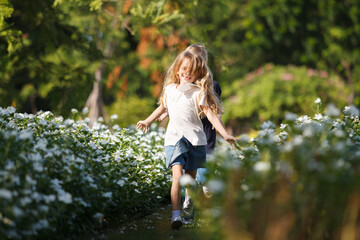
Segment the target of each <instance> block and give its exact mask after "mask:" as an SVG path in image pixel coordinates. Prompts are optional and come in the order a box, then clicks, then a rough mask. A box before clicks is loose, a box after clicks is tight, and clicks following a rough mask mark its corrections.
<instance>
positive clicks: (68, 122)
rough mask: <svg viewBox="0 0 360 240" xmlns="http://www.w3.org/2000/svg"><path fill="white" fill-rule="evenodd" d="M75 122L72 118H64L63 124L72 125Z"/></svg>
mask: <svg viewBox="0 0 360 240" xmlns="http://www.w3.org/2000/svg"><path fill="white" fill-rule="evenodd" d="M74 123H75V121H74V120H72V119H66V120H65V122H64V125H65V126H67V127H70V126H71V125H73V124H74Z"/></svg>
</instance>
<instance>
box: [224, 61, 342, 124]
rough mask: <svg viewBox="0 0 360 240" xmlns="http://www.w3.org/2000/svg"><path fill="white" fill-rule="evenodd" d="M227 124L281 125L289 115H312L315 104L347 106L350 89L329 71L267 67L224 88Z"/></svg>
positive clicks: (270, 65)
mask: <svg viewBox="0 0 360 240" xmlns="http://www.w3.org/2000/svg"><path fill="white" fill-rule="evenodd" d="M223 89H224V91H223V97H224V99H225V100H224V106H225V110H226V111H225V114H224V116H223V119H224V121H225V122H229V121H230V120H234V119H237V120H238V121H237V122H236V121H235V122H236V123H235V124H233V125H234V126H236V125H238V124H237V123H239V122H240V121H244V120H248V121H249V120H252V123H253V127H255V126H256V127H258V126H257V125H256V124H257V123H258V122H259V121H260V122H263V121H265V120H270V121H273V122H275V123H277V124H279V123H280V122H281V121H282V120H283V116H284V114H285V112H287V111H290V112H294V113H297V114H300V113H301V114H306V115H309V114H311V113H312V111H313V109H312V106H313V104H312V103H313V101H314V100H315V99H316V98H317V97H318V96H320V97H321V99H322V100H323V101H324V103H330V102H336V103H337V105H338V106H339V107H341V108H343V107H344V106H345V105H346V97H347V95H348V94H347V93H348V90H347V88H346V86H345V85H344V83H343V81H342V80H341V79H340V78H339V77H337V76H335V75H333V74H331V73H328V72H324V71H316V70H313V69H308V68H306V67H296V66H274V65H272V64H267V65H265V66H263V67H261V68H259V69H257V70H256V71H254V72H252V73H250V74H248V75H246V76H245V77H244V78H243V79H240V80H236V81H234V82H233V84H232V85H231V86H229V87H226V86H224V87H223Z"/></svg>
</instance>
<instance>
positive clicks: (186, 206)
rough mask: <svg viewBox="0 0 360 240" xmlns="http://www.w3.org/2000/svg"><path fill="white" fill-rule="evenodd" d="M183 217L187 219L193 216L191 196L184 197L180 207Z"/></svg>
mask: <svg viewBox="0 0 360 240" xmlns="http://www.w3.org/2000/svg"><path fill="white" fill-rule="evenodd" d="M182 212H183V215H184V219H185V220H189V219H193V218H194V204H193V202H192V201H191V198H185V201H184V203H183V209H182Z"/></svg>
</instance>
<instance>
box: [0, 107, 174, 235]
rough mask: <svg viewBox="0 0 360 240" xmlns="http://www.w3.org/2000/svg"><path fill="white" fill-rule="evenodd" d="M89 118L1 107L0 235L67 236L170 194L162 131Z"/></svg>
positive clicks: (151, 204)
mask: <svg viewBox="0 0 360 240" xmlns="http://www.w3.org/2000/svg"><path fill="white" fill-rule="evenodd" d="M73 117H74V118H83V117H84V115H82V114H80V113H78V112H77V110H75V109H73ZM88 123H89V119H88V118H85V119H83V120H81V119H80V120H77V121H74V120H73V119H65V120H64V119H63V118H62V117H54V115H53V114H52V113H51V112H39V113H38V114H37V115H31V114H22V113H16V112H15V109H14V108H12V107H8V108H6V109H3V108H0V129H1V131H0V159H1V161H0V175H1V178H0V209H1V213H0V229H1V231H0V238H1V239H34V238H36V239H49V238H52V239H53V238H54V239H64V238H68V237H71V236H74V234H78V233H82V232H84V231H87V230H89V229H92V228H94V227H97V226H100V225H101V224H102V223H103V221H104V217H108V216H111V214H116V215H117V217H120V219H121V218H126V215H124V214H127V213H129V211H131V212H132V214H134V213H142V214H144V213H146V212H148V211H149V210H150V209H152V208H153V207H154V206H155V205H156V204H157V203H158V202H159V201H161V200H162V199H164V197H167V195H168V193H169V187H170V185H169V181H170V175H169V171H168V170H167V169H166V168H165V166H164V153H163V134H164V132H163V131H162V130H160V131H159V132H156V131H153V130H152V131H151V132H150V134H147V135H146V136H144V135H143V133H141V132H137V131H135V130H131V129H125V128H119V127H118V126H117V125H114V126H113V127H112V129H113V131H110V129H109V128H108V127H106V126H105V125H103V124H101V122H97V123H95V124H94V125H93V127H92V128H89V127H88Z"/></svg>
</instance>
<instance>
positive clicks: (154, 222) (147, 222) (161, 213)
mask: <svg viewBox="0 0 360 240" xmlns="http://www.w3.org/2000/svg"><path fill="white" fill-rule="evenodd" d="M170 217H171V205H169V204H165V205H163V206H160V207H158V208H157V209H155V211H154V212H153V213H152V214H150V215H147V216H145V217H143V218H140V219H134V220H131V221H129V222H128V223H125V224H124V223H123V224H121V225H118V226H115V227H114V226H112V227H109V228H106V229H102V230H101V231H100V232H99V233H98V234H96V235H87V236H84V238H81V240H82V239H84V240H85V239H86V240H89V239H94V240H100V239H101V240H103V239H106V240H115V239H116V240H118V239H121V240H137V239H149V240H152V239H154V240H162V239H179V240H180V239H184V240H185V239H186V240H189V239H190V240H191V239H194V240H195V239H196V240H198V239H209V238H205V236H203V235H202V234H200V231H199V230H201V229H204V228H206V226H205V225H204V223H203V222H202V221H201V220H199V219H198V220H196V219H195V223H194V224H191V225H183V227H182V228H180V230H172V229H171V228H170ZM201 232H203V231H201Z"/></svg>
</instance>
